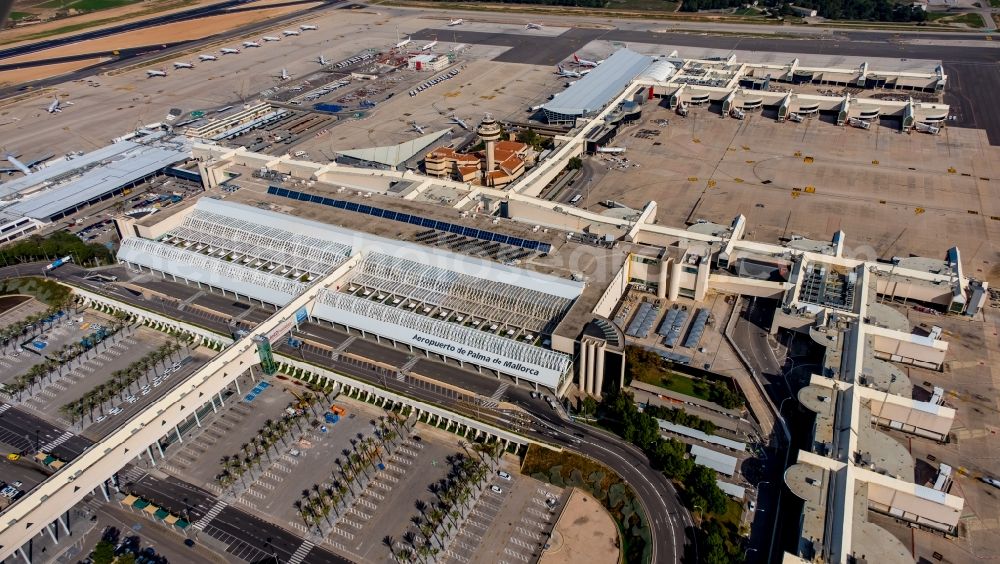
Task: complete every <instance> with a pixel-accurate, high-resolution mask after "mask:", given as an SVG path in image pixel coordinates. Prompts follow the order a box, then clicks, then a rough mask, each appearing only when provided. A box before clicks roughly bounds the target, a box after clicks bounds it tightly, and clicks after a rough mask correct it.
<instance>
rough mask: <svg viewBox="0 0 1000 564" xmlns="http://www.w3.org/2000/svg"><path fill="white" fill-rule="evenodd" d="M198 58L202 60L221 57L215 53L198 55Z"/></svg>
mask: <svg viewBox="0 0 1000 564" xmlns="http://www.w3.org/2000/svg"><path fill="white" fill-rule="evenodd" d="M198 59H199V60H201V61H218V60H219V58H218V57H216V56H215V55H198Z"/></svg>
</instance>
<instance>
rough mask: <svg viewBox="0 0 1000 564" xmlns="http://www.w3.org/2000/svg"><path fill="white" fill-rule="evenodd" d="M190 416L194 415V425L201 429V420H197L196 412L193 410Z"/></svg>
mask: <svg viewBox="0 0 1000 564" xmlns="http://www.w3.org/2000/svg"><path fill="white" fill-rule="evenodd" d="M191 414H192V415H194V422H195V424H196V425H198V426H199V427H201V419H198V410H197V409H196V410H194V411H193V412H192V413H191Z"/></svg>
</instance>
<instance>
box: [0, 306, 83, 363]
mask: <svg viewBox="0 0 1000 564" xmlns="http://www.w3.org/2000/svg"><path fill="white" fill-rule="evenodd" d="M72 305H73V297H72V296H71V295H67V296H66V297H65V298H63V300H62V301H60V302H59V303H58V304H56V305H53V306H51V307H49V308H48V309H46V310H45V311H43V312H39V313H34V314H31V315H29V316H28V317H26V318H24V319H22V320H21V321H18V322H16V323H12V324H10V325H8V326H6V327H4V328H2V329H0V352H7V349H8V348H9V347H11V346H13V347H15V348H16V347H17V346H18V343H21V342H24V340H27V339H34V338H35V337H37V336H38V334H39V333H43V332H44V331H46V330H47V329H49V328H50V327H52V323H53V321H55V319H53V317H54V316H56V315H58V314H59V312H66V311H67V310H69V308H70V306H72Z"/></svg>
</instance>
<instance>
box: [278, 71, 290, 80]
mask: <svg viewBox="0 0 1000 564" xmlns="http://www.w3.org/2000/svg"><path fill="white" fill-rule="evenodd" d="M274 78H277V79H278V80H291V79H292V75H290V74H288V70H287V69H281V74H276V75H274Z"/></svg>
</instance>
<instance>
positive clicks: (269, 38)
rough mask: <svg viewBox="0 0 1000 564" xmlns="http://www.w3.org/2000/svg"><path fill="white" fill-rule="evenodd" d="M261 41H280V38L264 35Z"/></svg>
mask: <svg viewBox="0 0 1000 564" xmlns="http://www.w3.org/2000/svg"><path fill="white" fill-rule="evenodd" d="M261 39H263V40H264V41H281V38H280V37H275V36H273V35H265V36H264V37H261Z"/></svg>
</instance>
